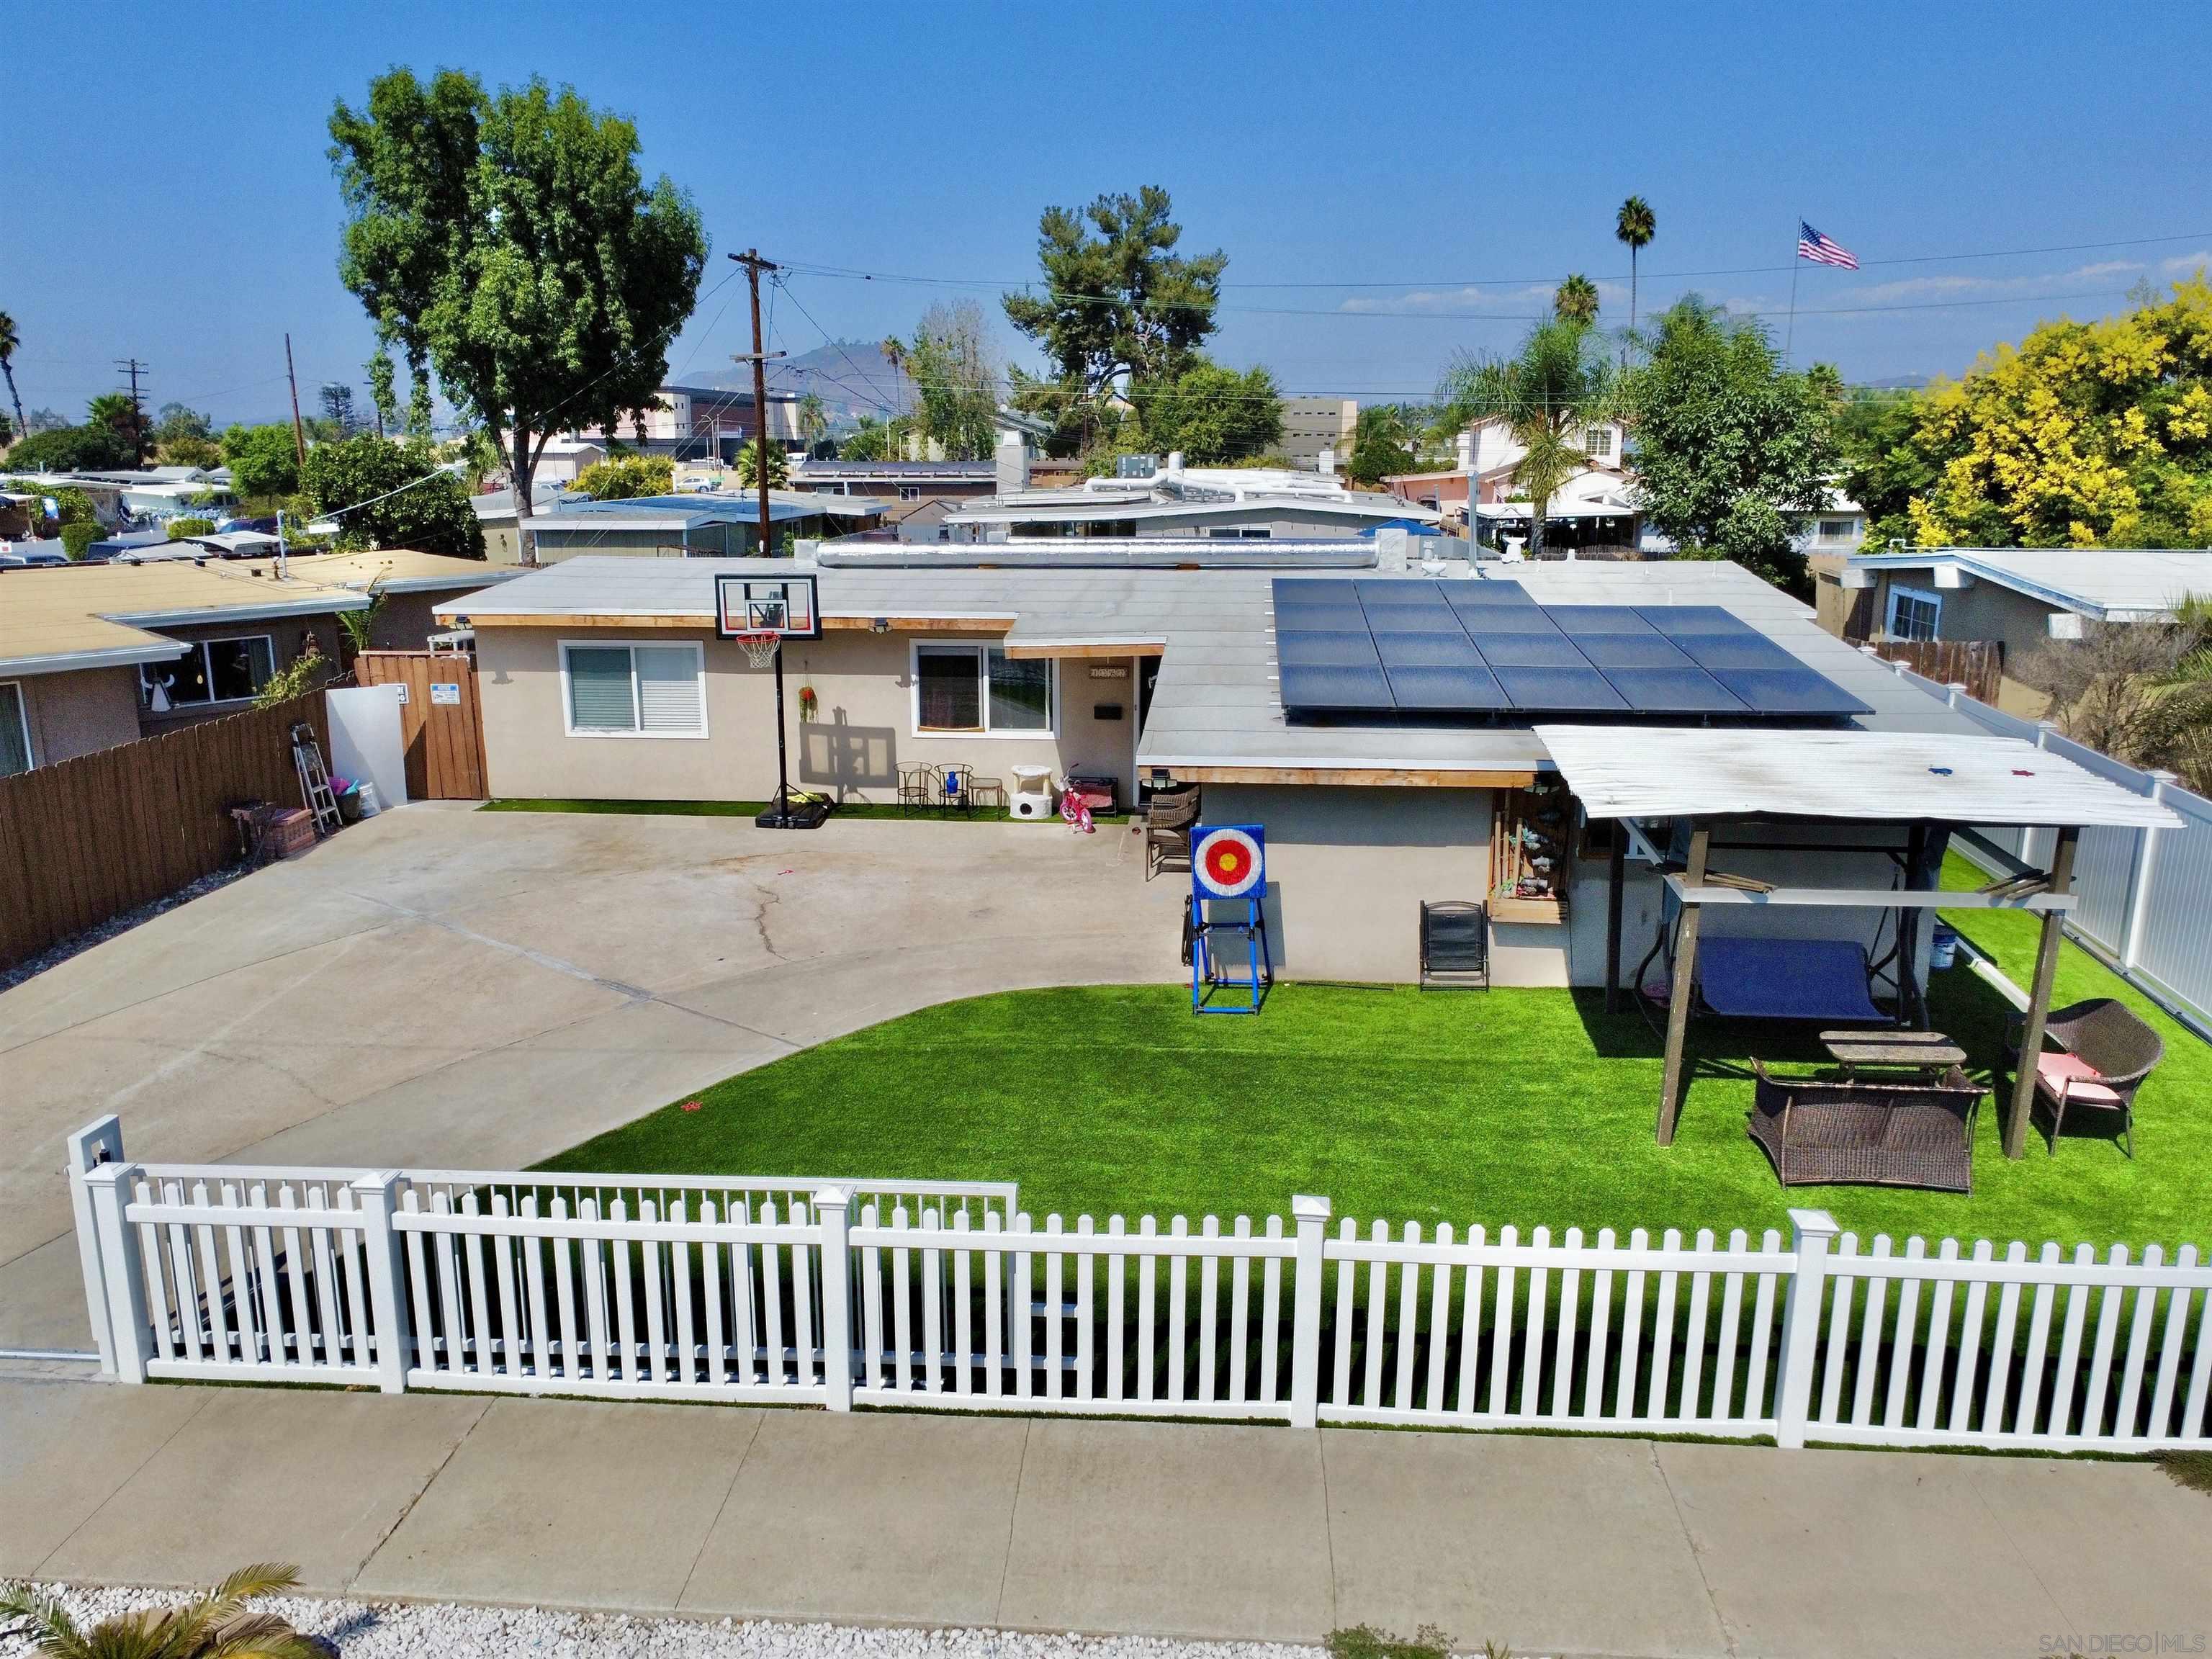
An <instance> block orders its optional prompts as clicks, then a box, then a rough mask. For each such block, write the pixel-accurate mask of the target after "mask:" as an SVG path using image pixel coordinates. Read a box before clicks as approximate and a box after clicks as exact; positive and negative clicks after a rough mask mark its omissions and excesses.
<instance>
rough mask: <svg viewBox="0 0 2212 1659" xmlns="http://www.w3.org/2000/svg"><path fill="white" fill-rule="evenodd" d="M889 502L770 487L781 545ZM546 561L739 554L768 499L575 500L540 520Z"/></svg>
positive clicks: (755, 532) (862, 517) (866, 515)
mask: <svg viewBox="0 0 2212 1659" xmlns="http://www.w3.org/2000/svg"><path fill="white" fill-rule="evenodd" d="M883 516H884V507H883V503H882V502H881V501H874V500H871V499H868V498H866V497H863V496H857V495H849V496H848V495H808V494H804V493H801V492H799V491H794V490H787V489H771V490H770V491H769V526H770V529H771V532H772V533H773V535H774V537H775V546H776V547H777V548H779V549H783V550H788V549H789V546H790V544H791V543H792V542H793V541H794V540H796V539H798V538H802V537H803V538H808V539H811V540H817V541H818V540H821V539H823V538H828V537H833V536H842V535H846V534H848V533H849V532H854V531H861V530H872V529H874V528H875V527H876V526H878V525H879V524H881V523H882V522H883ZM532 528H533V529H534V530H535V532H536V534H537V543H538V563H540V564H557V563H559V562H561V561H562V560H563V559H571V558H574V557H575V556H577V555H579V554H584V553H626V554H634V555H642V556H647V557H659V558H670V559H685V558H692V559H696V558H717V559H719V558H737V557H740V556H744V555H745V554H749V553H750V552H752V551H753V550H755V549H756V547H757V544H758V543H759V538H760V502H759V500H758V498H757V497H756V496H752V495H644V496H640V497H639V498H637V499H636V500H635V501H570V502H568V503H567V504H565V505H563V506H562V507H558V508H556V509H555V510H554V511H552V512H550V513H546V514H545V515H544V517H542V518H538V519H535V520H532Z"/></svg>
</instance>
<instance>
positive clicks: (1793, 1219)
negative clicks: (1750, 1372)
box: [1774, 1210, 1837, 1447]
mask: <svg viewBox="0 0 2212 1659" xmlns="http://www.w3.org/2000/svg"><path fill="white" fill-rule="evenodd" d="M1790 1231H1791V1232H1792V1233H1793V1235H1794V1238H1793V1240H1792V1244H1793V1248H1795V1249H1796V1252H1797V1266H1796V1268H1795V1269H1794V1270H1793V1271H1792V1272H1791V1273H1790V1289H1789V1291H1788V1292H1787V1295H1786V1297H1785V1299H1784V1302H1783V1304H1782V1370H1781V1375H1780V1376H1778V1377H1776V1378H1775V1383H1774V1443H1775V1444H1776V1445H1778V1446H1790V1447H1797V1446H1802V1445H1803V1444H1804V1443H1805V1419H1806V1418H1807V1417H1808V1415H1810V1413H1811V1411H1812V1405H1813V1358H1814V1350H1815V1348H1816V1347H1817V1346H1818V1345H1819V1343H1820V1302H1821V1293H1822V1292H1823V1291H1825V1290H1826V1288H1827V1280H1828V1273H1827V1267H1828V1245H1829V1243H1831V1242H1832V1240H1833V1239H1834V1238H1835V1237H1836V1232H1837V1228H1836V1218H1835V1217H1833V1216H1832V1215H1830V1214H1829V1213H1828V1212H1826V1210H1792V1211H1790Z"/></svg>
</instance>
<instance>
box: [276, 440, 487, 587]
mask: <svg viewBox="0 0 2212 1659" xmlns="http://www.w3.org/2000/svg"><path fill="white" fill-rule="evenodd" d="M300 494H301V495H303V496H304V497H306V498H307V507H308V508H309V510H310V511H312V512H313V513H318V514H322V515H326V516H333V517H335V518H337V521H338V538H337V544H338V545H339V546H340V547H341V548H362V547H411V548H414V549H415V550H417V551H418V552H422V553H447V554H451V555H453V556H455V557H458V558H464V559H480V558H482V557H483V526H480V525H479V524H478V523H477V514H476V509H475V508H474V507H471V506H470V505H469V497H468V492H467V491H466V490H465V489H463V488H462V487H461V481H460V480H459V478H457V477H454V476H453V474H452V473H451V472H447V471H441V470H440V468H439V466H438V460H437V457H436V456H435V454H434V453H432V451H431V448H430V446H429V445H428V444H427V443H425V442H424V441H422V440H421V439H419V438H410V439H409V440H407V441H405V442H404V443H390V442H387V441H386V440H384V439H382V438H380V437H377V436H376V435H374V433H365V434H363V435H361V436H359V437H356V438H342V439H339V440H338V441H336V442H334V443H324V444H317V445H316V446H315V447H313V449H311V450H309V451H308V452H307V465H305V466H303V467H301V469H300Z"/></svg>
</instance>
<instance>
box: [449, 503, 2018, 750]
mask: <svg viewBox="0 0 2212 1659" xmlns="http://www.w3.org/2000/svg"><path fill="white" fill-rule="evenodd" d="M1346 545H1347V546H1352V547H1365V548H1370V549H1371V547H1372V544H1362V543H1357V542H1348V543H1346ZM998 552H999V550H998V549H997V548H996V547H995V546H979V547H975V548H971V549H969V553H970V554H971V555H972V556H974V558H975V562H971V563H969V564H965V565H957V564H954V563H953V562H951V560H949V559H948V560H942V561H933V562H928V563H922V562H902V563H900V564H897V565H895V566H894V565H889V564H884V563H873V562H871V563H867V564H865V565H858V566H841V565H838V564H833V563H827V562H825V563H824V565H823V567H822V568H818V569H816V570H815V571H813V572H812V574H814V575H816V576H817V579H818V580H819V583H820V587H821V609H822V614H823V619H824V622H825V624H826V625H827V626H828V627H829V628H832V629H836V628H841V627H842V628H865V627H866V626H868V624H869V621H870V619H871V618H873V617H885V618H889V619H891V622H892V626H893V627H894V628H902V627H903V628H909V629H910V628H911V627H912V626H913V625H915V624H916V623H925V622H934V623H938V624H939V626H940V627H942V626H943V625H944V624H946V623H950V624H952V625H953V626H954V628H956V629H957V630H958V631H959V632H963V633H968V634H969V635H971V636H973V637H977V638H991V639H1003V640H1004V641H1005V642H1006V646H1007V647H1008V648H1009V649H1011V650H1013V651H1015V652H1017V653H1024V652H1027V653H1036V654H1039V655H1051V654H1054V653H1067V652H1073V651H1079V650H1080V651H1087V652H1089V653H1092V654H1105V653H1110V652H1112V651H1113V650H1115V649H1116V648H1117V647H1118V648H1120V649H1124V650H1127V651H1129V652H1131V653H1143V654H1150V653H1161V656H1162V660H1161V665H1160V674H1159V679H1158V684H1157V685H1156V686H1155V688H1154V691H1153V696H1152V707H1151V709H1150V712H1149V714H1147V716H1146V721H1145V726H1144V731H1143V733H1142V737H1141V738H1140V741H1139V747H1138V759H1139V762H1140V763H1143V764H1145V765H1147V766H1161V767H1167V768H1171V769H1175V770H1176V771H1177V772H1178V773H1188V774H1194V775H1212V776H1213V777H1215V778H1217V779H1221V780H1223V781H1229V780H1232V779H1237V778H1242V779H1245V780H1248V781H1270V780H1273V778H1274V775H1278V774H1284V773H1289V774H1293V775H1296V776H1297V778H1298V779H1300V780H1302V781H1328V779H1329V778H1331V777H1332V776H1338V775H1341V776H1342V781H1347V782H1349V781H1364V782H1373V781H1387V779H1388V777H1389V776H1390V775H1397V774H1407V775H1419V778H1420V779H1421V780H1422V781H1442V782H1452V781H1465V782H1466V783H1468V784H1469V785H1474V784H1478V783H1482V782H1490V781H1498V775H1501V774H1503V775H1526V774H1528V773H1532V772H1534V770H1535V769H1538V768H1539V767H1541V766H1543V765H1544V764H1545V763H1547V755H1546V751H1545V749H1544V745H1543V743H1542V741H1541V738H1539V737H1538V736H1537V735H1536V733H1535V732H1534V731H1533V730H1532V729H1531V728H1530V727H1529V726H1526V725H1518V724H1515V723H1512V722H1510V721H1499V722H1497V723H1493V724H1485V725H1466V726H1443V725H1429V724H1403V725H1401V724H1389V725H1382V724H1378V725H1372V726H1360V725H1354V724H1350V723H1346V722H1343V721H1337V722H1333V723H1330V724H1310V723H1304V722H1293V721H1291V720H1290V719H1289V717H1288V716H1287V715H1286V714H1285V711H1284V708H1283V700H1282V692H1281V688H1280V686H1279V683H1278V676H1277V671H1276V654H1275V633H1274V609H1273V592H1272V586H1273V580H1274V579H1275V577H1276V576H1278V575H1281V574H1285V569H1284V568H1282V567H1280V566H1278V567H1275V568H1269V567H1268V566H1267V565H1264V564H1262V565H1257V566H1254V567H1240V568H1202V569H1196V570H1188V569H1168V568H1097V567H1090V568H1072V567H1070V566H1067V565H1065V564H1057V563H1055V564H1050V565H1023V566H1019V567H997V568H994V567H993V566H991V565H987V564H985V563H983V562H981V561H982V560H984V559H987V558H991V557H994V556H997V554H998ZM1457 568H1462V569H1464V568H1466V566H1465V565H1464V564H1462V565H1460V566H1458V567H1457ZM1496 568H1497V567H1495V566H1487V567H1485V568H1484V569H1485V574H1483V575H1482V576H1481V577H1480V578H1478V580H1505V578H1502V577H1500V576H1498V575H1494V574H1489V573H1490V572H1492V571H1494V570H1495V569H1496ZM719 574H730V575H768V576H789V575H793V574H806V572H805V568H803V567H799V566H795V565H794V564H793V562H792V561H790V560H788V559H636V558H619V557H599V558H592V557H585V558H577V559H570V560H568V561H566V562H562V563H560V564H556V565H551V566H549V567H547V568H544V569H542V570H537V571H532V572H528V573H526V574H524V575H522V576H521V577H520V578H519V579H518V580H514V581H513V582H510V583H508V584H507V585H506V586H503V587H501V589H499V591H498V592H495V593H488V594H485V593H480V594H471V595H468V596H466V597H465V598H457V599H453V600H450V601H447V603H445V604H442V605H439V606H437V607H436V610H437V614H438V616H439V617H441V619H443V620H451V619H453V618H457V617H468V618H469V620H470V621H471V623H473V624H474V625H475V626H477V628H479V629H483V628H497V627H500V626H502V625H506V626H523V627H529V626H536V627H549V626H560V627H562V628H575V627H578V626H585V627H588V626H590V625H591V623H592V621H593V620H600V621H601V622H602V623H603V625H604V626H605V627H606V628H608V629H646V628H668V629H698V630H702V631H703V630H706V629H711V628H712V627H713V626H714V578H715V577H716V576H717V575H719ZM1375 574H1376V575H1377V576H1379V577H1382V578H1383V579H1384V580H1391V579H1393V578H1392V576H1391V574H1390V573H1387V572H1383V571H1380V570H1377V571H1376V573H1375ZM1400 579H1402V580H1423V579H1424V578H1423V577H1422V575H1421V573H1420V572H1419V570H1418V569H1415V570H1412V571H1408V572H1407V573H1404V575H1403V577H1402V578H1400ZM1510 579H1511V580H1517V581H1519V582H1520V583H1521V585H1522V586H1523V587H1524V588H1526V589H1527V590H1528V592H1529V594H1530V595H1531V596H1532V597H1533V598H1534V599H1537V600H1538V601H1539V602H1541V603H1542V604H1545V605H1608V604H1610V605H1639V606H1649V605H1719V606H1721V607H1723V609H1725V610H1727V611H1730V612H1731V613H1733V614H1734V615H1735V616H1736V617H1740V618H1741V620H1742V621H1744V622H1745V623H1748V624H1750V625H1751V626H1752V627H1753V628H1754V629H1758V631H1759V632H1760V633H1761V634H1764V635H1766V636H1767V637H1768V638H1769V639H1771V640H1773V641H1775V642H1776V643H1778V644H1779V645H1780V646H1781V647H1783V648H1784V650H1786V651H1788V652H1790V653H1791V654H1792V655H1794V656H1796V657H1797V658H1798V659H1800V660H1802V661H1803V662H1804V663H1805V664H1806V665H1808V666H1809V667H1811V668H1813V669H1815V670H1817V671H1819V672H1820V673H1821V674H1824V675H1826V677H1827V678H1829V679H1830V680H1832V681H1833V682H1834V683H1835V684H1838V685H1839V686H1841V687H1843V688H1844V690H1847V691H1849V692H1850V693H1851V694H1852V695H1853V696H1856V697H1857V698H1858V699H1859V701H1860V702H1864V703H1866V704H1867V705H1869V708H1871V709H1872V710H1873V712H1872V713H1871V714H1867V715H1864V716H1862V717H1860V720H1859V722H1858V723H1859V724H1860V725H1862V726H1868V727H1870V728H1875V729H1887V730H1895V731H1929V732H1976V731H1978V729H1979V728H1978V727H1976V726H1974V725H1973V724H1972V722H1971V721H1970V720H1968V719H1967V718H1966V716H1965V715H1964V714H1960V713H1958V712H1957V711H1956V710H1954V709H1952V708H1948V707H1947V706H1946V705H1945V704H1944V702H1942V699H1941V698H1938V697H1933V696H1929V695H1928V694H1927V693H1925V692H1923V691H1921V690H1917V688H1916V687H1914V686H1913V685H1912V684H1910V683H1909V682H1907V681H1905V680H1904V679H1902V678H1899V676H1898V674H1897V673H1896V672H1895V671H1893V670H1892V669H1891V668H1890V667H1889V665H1887V664H1884V663H1881V662H1880V661H1878V660H1876V659H1873V658H1870V657H1869V656H1867V655H1866V654H1864V653H1862V652H1859V651H1857V650H1855V649H1854V648H1852V647H1850V646H1848V645H1846V644H1844V642H1843V641H1841V640H1838V639H1837V638H1835V637H1834V636H1833V635H1830V634H1828V633H1826V632H1825V631H1823V630H1822V629H1821V628H1820V625H1819V624H1818V623H1816V622H1815V621H1814V617H1813V613H1812V611H1811V610H1810V609H1809V608H1808V607H1807V606H1806V605H1802V604H1800V603H1799V602H1798V601H1797V600H1796V599H1791V598H1790V597H1789V596H1788V595H1787V594H1785V593H1783V592H1779V591H1778V590H1777V589H1775V588H1773V587H1771V586H1768V585H1767V584H1766V583H1765V582H1763V581H1761V580H1759V578H1758V577H1756V576H1754V575H1753V574H1750V573H1749V572H1748V571H1746V570H1742V569H1740V568H1737V567H1736V566H1735V565H1732V564H1724V563H1718V562H1695V563H1674V564H1668V563H1662V564H1613V563H1606V564H1591V563H1581V562H1577V563H1572V564H1569V563H1557V564H1549V563H1527V564H1522V565H1518V566H1516V567H1514V568H1513V575H1512V577H1511V578H1510ZM1449 580H1455V581H1463V580H1469V578H1467V577H1464V576H1459V577H1453V578H1449ZM1732 740H1733V741H1734V742H1735V743H1736V744H1744V743H1746V741H1747V739H1746V738H1745V736H1744V734H1743V733H1741V732H1736V733H1734V734H1733V737H1732ZM1758 740H1759V741H1761V742H1764V741H1765V738H1764V737H1763V736H1762V737H1760V738H1759V739H1758ZM1281 781H1288V780H1281Z"/></svg>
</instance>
